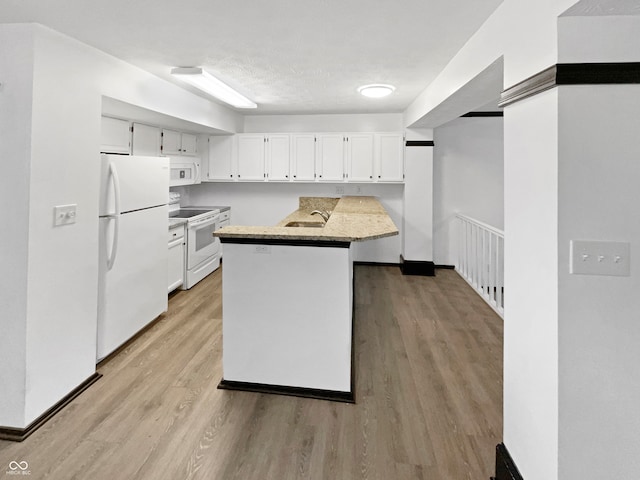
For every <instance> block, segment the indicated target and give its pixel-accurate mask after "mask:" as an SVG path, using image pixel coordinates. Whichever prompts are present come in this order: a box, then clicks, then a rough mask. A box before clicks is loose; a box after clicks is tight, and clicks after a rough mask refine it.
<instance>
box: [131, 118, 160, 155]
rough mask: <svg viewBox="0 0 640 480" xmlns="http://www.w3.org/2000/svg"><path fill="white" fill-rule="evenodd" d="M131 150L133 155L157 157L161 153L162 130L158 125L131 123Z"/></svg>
mask: <svg viewBox="0 0 640 480" xmlns="http://www.w3.org/2000/svg"><path fill="white" fill-rule="evenodd" d="M132 138H133V140H132V142H131V143H132V144H131V152H132V153H133V155H145V156H150V157H157V156H158V155H160V153H161V146H162V131H161V130H160V128H158V127H152V126H150V125H144V124H142V123H134V124H133V132H132Z"/></svg>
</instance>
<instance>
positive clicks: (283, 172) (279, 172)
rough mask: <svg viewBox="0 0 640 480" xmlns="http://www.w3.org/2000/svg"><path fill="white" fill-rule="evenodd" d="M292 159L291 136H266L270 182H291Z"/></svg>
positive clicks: (266, 154)
mask: <svg viewBox="0 0 640 480" xmlns="http://www.w3.org/2000/svg"><path fill="white" fill-rule="evenodd" d="M290 159H291V147H290V145H289V135H287V134H272V135H267V136H265V165H266V173H267V175H266V178H267V179H268V180H280V181H289V170H290Z"/></svg>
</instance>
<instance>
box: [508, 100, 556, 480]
mask: <svg viewBox="0 0 640 480" xmlns="http://www.w3.org/2000/svg"><path fill="white" fill-rule="evenodd" d="M504 156H505V164H504V186H505V188H504V206H505V208H504V225H505V253H504V257H505V273H504V275H505V281H504V282H505V283H504V284H505V297H504V304H505V305H504V315H505V321H504V406H503V415H504V427H503V428H504V443H505V445H506V446H507V448H508V449H509V452H510V453H511V456H512V457H513V459H514V461H515V463H516V465H517V466H518V469H519V470H520V473H522V476H523V477H524V478H526V479H527V480H556V479H558V295H559V291H558V244H557V238H558V234H557V232H558V92H557V90H556V89H554V90H548V91H546V92H544V93H541V94H539V95H536V96H534V97H531V98H528V99H525V100H522V101H520V102H517V103H515V104H513V105H510V106H508V107H506V108H505V112H504ZM562 480H568V479H562Z"/></svg>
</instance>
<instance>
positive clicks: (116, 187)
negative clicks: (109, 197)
mask: <svg viewBox="0 0 640 480" xmlns="http://www.w3.org/2000/svg"><path fill="white" fill-rule="evenodd" d="M109 177H110V178H111V182H112V183H113V193H114V200H115V207H116V213H115V214H116V215H120V213H121V212H120V179H119V178H118V171H117V170H116V166H115V165H114V163H113V162H109Z"/></svg>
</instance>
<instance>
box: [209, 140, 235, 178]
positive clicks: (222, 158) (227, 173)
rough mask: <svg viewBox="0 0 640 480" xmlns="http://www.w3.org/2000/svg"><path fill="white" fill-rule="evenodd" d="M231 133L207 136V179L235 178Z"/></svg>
mask: <svg viewBox="0 0 640 480" xmlns="http://www.w3.org/2000/svg"><path fill="white" fill-rule="evenodd" d="M233 142H234V137H233V135H225V136H220V137H209V165H208V167H209V168H208V173H207V179H208V180H227V181H231V180H234V179H235V172H234V168H233V167H234V162H233Z"/></svg>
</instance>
